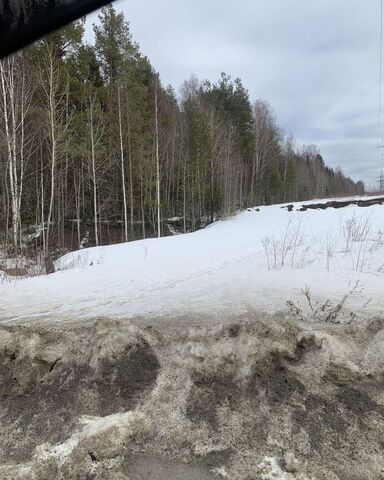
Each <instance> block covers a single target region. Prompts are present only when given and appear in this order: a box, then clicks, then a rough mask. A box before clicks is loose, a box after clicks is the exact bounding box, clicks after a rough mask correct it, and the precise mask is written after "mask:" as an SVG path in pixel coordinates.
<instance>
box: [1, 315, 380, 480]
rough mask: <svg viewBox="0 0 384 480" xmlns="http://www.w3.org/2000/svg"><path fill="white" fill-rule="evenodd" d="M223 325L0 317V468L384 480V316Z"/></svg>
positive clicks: (43, 479) (45, 478) (83, 475)
mask: <svg viewBox="0 0 384 480" xmlns="http://www.w3.org/2000/svg"><path fill="white" fill-rule="evenodd" d="M184 320H185V319H184ZM216 320H217V319H216ZM216 320H215V322H216ZM223 323H225V324H223V325H217V324H214V325H212V326H210V327H207V320H206V319H204V326H201V327H199V326H198V325H196V324H195V325H194V326H193V327H190V328H188V327H187V326H185V322H184V321H183V325H182V326H177V319H175V321H174V323H173V325H174V326H173V328H166V329H162V330H161V331H160V330H159V329H157V328H151V327H149V326H148V327H146V328H144V329H140V328H138V327H136V326H135V325H133V324H131V323H129V322H110V321H97V322H95V323H94V324H92V325H87V326H84V327H75V326H72V327H66V328H62V329H60V328H54V327H42V326H40V327H31V328H28V327H19V326H18V327H16V326H14V327H2V328H1V332H0V407H1V409H0V462H1V463H0V478H1V479H7V480H8V479H9V480H11V479H12V480H20V479H25V480H29V479H31V480H32V479H33V480H51V479H58V480H60V479H63V480H64V479H65V480H71V479H76V480H83V479H84V480H91V479H94V480H108V479H111V480H112V479H129V480H133V479H154V480H156V479H158V480H165V479H167V480H168V479H185V480H188V479H190V480H195V479H196V480H198V479H202V480H204V479H214V478H216V479H220V478H230V479H234V480H269V479H282V480H309V479H311V480H315V479H316V480H317V479H318V480H365V479H366V480H371V479H372V480H380V479H381V480H382V479H384V438H383V432H384V364H383V362H382V358H383V354H384V321H383V320H382V319H380V318H376V319H374V320H372V321H370V322H366V323H364V324H360V325H358V326H357V325H332V324H324V323H318V324H316V323H306V322H304V321H300V320H297V319H290V318H283V317H281V318H276V317H274V318H269V317H263V318H260V317H256V316H255V317H254V318H252V316H251V315H249V316H247V318H244V317H242V318H234V319H233V321H232V323H231V324H228V323H227V319H226V320H225V322H223Z"/></svg>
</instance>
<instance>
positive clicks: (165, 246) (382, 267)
mask: <svg viewBox="0 0 384 480" xmlns="http://www.w3.org/2000/svg"><path fill="white" fill-rule="evenodd" d="M364 198H367V197H364ZM329 200H330V199H327V200H321V202H326V201H329ZM305 203H309V202H300V203H296V204H293V205H294V208H293V211H292V212H288V211H287V209H285V208H281V207H282V205H273V206H267V207H259V209H256V208H255V209H248V210H247V211H244V212H241V213H239V214H238V215H236V216H234V217H232V218H230V219H228V220H223V221H219V222H216V223H215V224H213V225H211V226H210V227H208V228H206V229H204V230H201V231H198V232H195V233H191V234H186V235H178V236H174V237H165V238H161V239H149V240H141V241H136V242H130V243H126V244H119V245H113V246H108V247H97V248H89V249H84V250H80V251H77V252H73V253H70V254H68V255H65V256H64V257H62V258H61V259H59V260H58V261H57V262H56V265H55V267H56V270H57V272H56V273H54V274H52V275H48V276H45V277H36V278H28V279H24V280H21V281H18V282H15V283H8V284H0V297H1V303H0V319H1V321H3V322H4V321H25V320H28V321H30V320H31V319H33V318H34V319H39V320H44V319H47V320H49V321H55V320H61V321H63V320H72V319H77V320H79V319H80V320H81V319H87V318H88V319H89V318H93V317H95V316H102V317H112V318H132V317H135V316H138V315H145V316H147V317H148V315H159V314H164V315H173V314H177V315H180V314H191V313H197V314H198V313H205V314H209V313H221V312H225V313H226V314H228V313H230V312H233V313H241V312H245V311H248V310H253V309H258V310H263V311H266V312H270V313H273V312H276V311H279V310H282V309H285V308H286V302H287V301H289V300H294V301H295V302H296V303H298V304H300V302H303V304H305V303H306V302H307V300H306V299H305V298H304V296H303V293H302V290H305V289H307V291H310V292H311V295H312V299H313V301H314V302H315V301H319V302H324V301H326V300H327V299H330V300H332V301H339V300H340V299H341V298H342V297H343V296H344V295H345V294H346V293H347V292H348V291H351V289H353V288H354V286H356V285H358V288H356V289H355V290H354V293H353V295H352V296H351V298H349V299H348V305H349V308H350V309H351V310H353V311H354V312H356V313H358V314H364V312H368V313H372V312H378V311H381V310H382V309H383V307H384V298H383V297H382V295H381V294H382V290H383V288H382V287H383V277H384V206H381V205H375V206H371V207H368V208H359V207H357V206H354V205H351V206H349V207H345V208H341V209H333V208H331V209H326V210H307V211H305V212H300V211H298V209H299V208H300V207H301V206H302V205H303V204H305Z"/></svg>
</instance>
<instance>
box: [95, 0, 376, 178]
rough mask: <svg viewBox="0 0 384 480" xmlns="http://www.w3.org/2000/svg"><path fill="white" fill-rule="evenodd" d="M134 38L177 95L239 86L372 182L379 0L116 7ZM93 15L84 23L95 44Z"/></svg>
mask: <svg viewBox="0 0 384 480" xmlns="http://www.w3.org/2000/svg"><path fill="white" fill-rule="evenodd" d="M114 5H115V8H116V9H117V10H118V11H122V10H123V11H124V13H125V15H126V18H127V20H129V21H130V24H131V31H132V33H133V36H134V39H135V40H136V41H137V42H138V43H139V45H140V48H141V51H142V52H143V53H144V54H146V55H147V56H148V57H149V58H150V60H151V63H152V64H153V65H154V67H155V68H156V69H157V70H158V71H159V72H160V75H161V78H162V81H163V84H165V85H167V84H171V85H172V86H173V87H174V88H175V90H176V91H178V90H179V87H180V85H181V84H182V82H183V81H184V80H186V79H188V78H189V77H190V76H191V74H195V75H196V76H197V77H198V78H199V79H201V80H202V79H205V78H207V79H209V80H211V81H216V80H218V79H219V76H220V74H221V72H226V73H228V74H230V75H232V77H240V78H241V79H242V81H243V83H244V85H245V87H246V88H247V89H248V90H249V93H250V96H251V99H252V101H253V100H256V99H258V98H262V99H265V100H268V101H269V102H270V104H271V105H272V107H273V109H274V111H275V113H276V115H277V117H278V121H279V124H280V126H281V127H282V128H283V130H284V131H285V132H286V133H287V134H290V133H292V134H293V135H294V137H295V138H296V139H297V142H298V143H305V144H316V145H317V146H318V147H319V148H320V150H321V153H322V154H323V157H324V159H325V161H326V163H327V164H328V165H330V166H332V167H337V166H340V167H341V168H342V169H343V170H344V172H345V173H346V174H348V175H350V176H351V177H352V178H353V179H354V180H359V179H362V180H363V181H365V182H366V184H367V185H372V184H374V183H375V182H376V177H377V176H378V174H379V171H380V169H381V168H382V159H381V156H379V155H378V150H377V145H378V98H379V46H380V0H369V1H363V0H288V1H287V0H224V1H223V0H220V1H219V0H193V1H188V0H162V1H156V0H118V1H116V2H115V4H114ZM95 21H97V14H93V15H92V16H91V17H90V18H89V19H88V22H87V25H88V27H87V37H88V38H91V23H92V22H95ZM383 123H384V122H383Z"/></svg>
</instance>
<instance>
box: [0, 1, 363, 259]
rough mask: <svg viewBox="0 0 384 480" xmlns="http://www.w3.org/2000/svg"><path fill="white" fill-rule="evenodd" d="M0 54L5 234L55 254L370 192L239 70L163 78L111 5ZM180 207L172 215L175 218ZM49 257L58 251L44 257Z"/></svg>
mask: <svg viewBox="0 0 384 480" xmlns="http://www.w3.org/2000/svg"><path fill="white" fill-rule="evenodd" d="M94 33H95V41H94V44H92V45H90V44H87V43H86V42H85V41H84V21H79V22H76V23H74V24H72V25H71V26H69V27H67V28H64V29H62V30H60V31H58V32H56V33H54V34H52V35H50V36H49V37H47V38H44V39H43V40H40V41H38V42H37V43H35V44H34V45H32V46H31V47H29V48H28V49H26V50H25V51H23V52H19V53H17V54H15V55H12V56H10V57H8V58H6V59H4V60H2V61H1V62H0V235H1V237H0V242H1V244H2V245H3V246H4V247H5V248H6V249H8V250H10V251H12V252H13V253H14V254H16V255H18V254H20V253H22V252H23V251H25V250H26V249H28V248H29V249H31V248H33V249H34V250H35V251H36V252H40V253H41V254H42V255H44V258H45V259H48V260H49V259H51V258H54V257H55V256H57V255H59V254H61V253H62V252H63V251H66V250H68V249H76V248H79V247H80V246H82V245H83V244H84V239H86V240H87V241H89V244H93V245H102V244H108V243H113V242H118V241H128V240H133V239H139V238H146V237H153V236H161V235H166V234H169V233H170V232H171V231H172V227H171V225H172V222H173V224H177V225H178V228H179V230H180V231H184V232H189V231H194V230H196V229H199V228H201V227H203V226H205V225H207V224H208V223H210V222H213V221H214V220H215V219H217V218H220V217H222V216H225V215H229V214H231V213H232V212H234V211H236V210H238V209H242V208H245V207H247V206H254V205H260V204H271V203H277V202H288V201H295V200H305V199H308V198H311V197H325V196H333V195H340V194H358V193H363V191H364V185H363V184H362V182H357V183H355V182H353V181H352V180H351V179H350V178H348V177H346V176H345V175H344V174H343V173H342V172H341V170H339V169H336V170H333V169H332V168H329V167H327V166H326V165H325V163H324V160H323V158H322V157H321V155H320V153H319V151H318V149H317V148H316V147H314V146H297V145H296V144H295V141H294V139H293V138H292V137H287V136H285V135H284V134H283V132H282V131H281V129H280V128H279V126H278V123H277V120H276V118H275V116H274V114H273V111H272V109H271V107H270V105H269V104H268V103H267V102H265V101H262V100H257V101H256V102H254V103H252V102H251V100H250V98H249V94H248V91H247V90H246V89H245V88H244V86H243V83H242V81H241V80H240V79H232V78H231V77H230V76H229V75H226V74H222V75H221V78H219V79H218V81H217V82H216V83H211V82H208V81H202V82H200V81H198V80H197V79H196V78H194V77H191V79H189V80H188V81H186V82H184V84H183V86H182V88H181V90H180V95H178V96H177V95H176V94H175V92H174V90H173V89H172V88H171V87H164V86H163V85H162V83H161V81H160V77H159V74H158V73H157V72H156V70H155V69H154V68H153V66H152V65H151V63H150V61H149V59H148V58H147V57H146V56H145V55H143V54H142V52H141V51H140V48H139V46H138V44H137V43H135V42H134V40H133V38H132V35H131V32H130V29H129V23H128V22H127V21H126V19H125V18H124V15H123V14H122V13H117V12H116V11H115V10H114V8H113V7H112V6H110V5H109V6H107V7H105V8H103V9H102V10H101V13H100V15H99V24H98V25H95V26H94ZM168 219H170V220H168ZM47 268H48V269H49V262H48V263H47Z"/></svg>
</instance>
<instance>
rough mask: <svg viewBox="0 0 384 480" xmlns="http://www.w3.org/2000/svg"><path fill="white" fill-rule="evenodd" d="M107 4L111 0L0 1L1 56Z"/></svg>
mask: <svg viewBox="0 0 384 480" xmlns="http://www.w3.org/2000/svg"><path fill="white" fill-rule="evenodd" d="M107 3H110V0H0V58H3V57H5V56H6V55H9V54H10V53H13V52H15V51H16V50H19V49H20V48H23V47H25V46H26V45H28V44H30V43H32V42H34V41H35V40H38V39H39V38H41V37H43V36H44V35H46V34H48V33H50V32H53V31H54V30H57V29H58V28H60V27H64V26H65V25H67V24H68V23H70V22H72V21H74V20H77V19H79V18H80V17H83V16H85V15H87V14H88V13H91V12H92V11H93V10H96V9H98V8H100V7H102V6H104V5H106V4H107Z"/></svg>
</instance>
